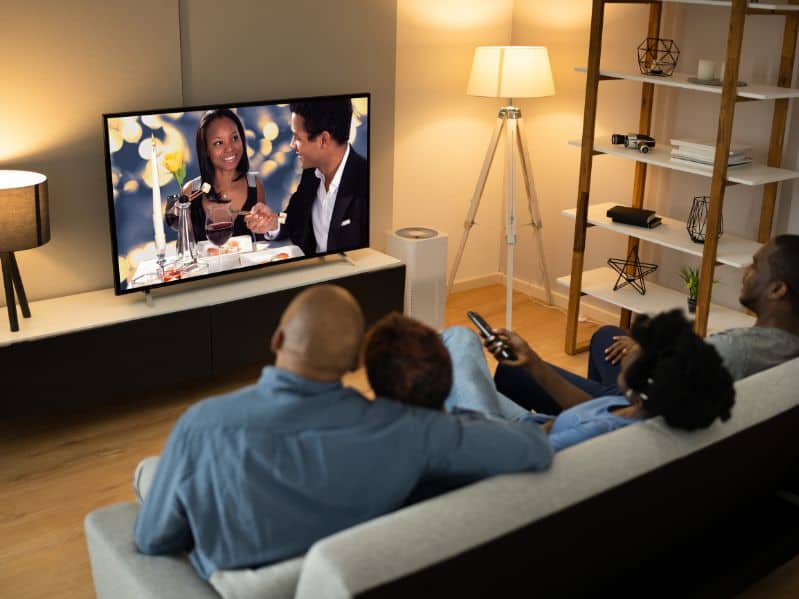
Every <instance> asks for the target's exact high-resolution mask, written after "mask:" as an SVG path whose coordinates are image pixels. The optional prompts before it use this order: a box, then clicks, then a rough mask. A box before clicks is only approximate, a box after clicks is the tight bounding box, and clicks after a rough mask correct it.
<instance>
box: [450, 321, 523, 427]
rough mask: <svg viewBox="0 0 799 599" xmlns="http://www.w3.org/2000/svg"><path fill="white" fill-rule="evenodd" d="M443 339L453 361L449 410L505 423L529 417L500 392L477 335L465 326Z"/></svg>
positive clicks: (453, 329)
mask: <svg viewBox="0 0 799 599" xmlns="http://www.w3.org/2000/svg"><path fill="white" fill-rule="evenodd" d="M441 338H442V340H443V341H444V345H446V346H447V349H448V350H449V354H450V357H451V358H452V371H453V372H452V390H451V391H450V393H449V396H448V397H447V400H446V401H445V402H444V406H445V407H446V409H447V411H453V410H455V411H457V410H458V409H461V410H472V411H475V412H480V413H482V414H486V415H488V416H494V417H497V418H503V419H505V420H518V419H520V418H529V417H530V411H529V410H526V409H524V408H523V407H522V406H520V405H519V404H517V403H514V402H512V401H511V400H510V399H508V398H507V397H505V396H504V395H503V394H502V393H499V392H498V391H497V388H496V387H495V386H494V381H493V380H492V378H491V372H490V371H489V370H488V364H487V363H486V359H485V355H484V354H483V344H482V342H481V341H480V338H479V337H478V336H477V335H476V334H475V333H473V332H472V331H471V330H470V329H467V328H466V327H461V326H458V327H450V328H448V329H446V330H445V331H444V332H443V333H441Z"/></svg>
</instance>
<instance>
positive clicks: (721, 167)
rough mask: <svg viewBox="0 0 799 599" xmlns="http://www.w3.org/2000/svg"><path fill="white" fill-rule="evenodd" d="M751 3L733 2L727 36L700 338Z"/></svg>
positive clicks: (701, 275) (700, 303) (698, 306)
mask: <svg viewBox="0 0 799 599" xmlns="http://www.w3.org/2000/svg"><path fill="white" fill-rule="evenodd" d="M746 3H747V0H732V10H731V12H730V28H729V33H728V35H727V58H726V62H725V64H726V66H725V68H724V82H723V84H722V91H721V105H720V107H719V126H718V132H717V134H716V155H715V158H714V160H713V179H712V182H711V184H710V206H709V209H708V216H707V228H706V233H705V247H704V250H703V253H702V267H701V270H700V271H699V293H698V295H697V302H696V321H694V330H695V331H696V333H697V334H698V335H700V336H703V337H704V335H705V334H706V333H707V323H708V314H709V312H710V297H711V294H712V292H713V273H714V270H715V265H716V251H717V249H718V231H719V223H720V221H721V213H722V209H723V206H724V191H725V187H726V185H727V159H728V157H729V150H730V141H731V139H732V124H733V118H734V116H735V101H736V96H737V81H738V67H739V65H740V62H741V43H742V41H743V33H744V22H745V20H746Z"/></svg>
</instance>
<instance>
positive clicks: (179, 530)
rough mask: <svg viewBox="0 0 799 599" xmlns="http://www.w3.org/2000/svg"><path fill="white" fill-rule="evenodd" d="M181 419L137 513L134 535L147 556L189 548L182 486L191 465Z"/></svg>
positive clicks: (190, 542) (190, 543)
mask: <svg viewBox="0 0 799 599" xmlns="http://www.w3.org/2000/svg"><path fill="white" fill-rule="evenodd" d="M180 429H181V425H180V422H178V424H177V425H176V426H175V429H174V430H173V431H172V434H171V435H170V437H169V440H168V441H167V445H166V448H165V449H164V453H163V455H162V456H161V459H160V460H159V462H158V467H157V469H156V473H155V478H154V479H153V482H152V485H151V487H150V490H149V491H148V493H147V496H146V497H145V499H144V503H143V504H142V506H141V509H140V510H139V513H138V515H137V516H136V524H135V525H134V528H133V536H134V540H135V541H136V547H137V548H138V549H139V551H140V552H142V553H145V554H147V555H169V554H176V553H181V552H184V551H189V550H190V549H191V548H192V547H193V545H194V541H193V537H192V534H191V528H190V527H189V522H188V519H187V517H186V513H185V510H184V508H183V505H182V502H181V500H180V494H179V489H180V485H181V483H182V481H183V480H185V477H186V476H187V471H188V464H187V463H186V455H185V451H184V448H183V439H182V436H181V433H180Z"/></svg>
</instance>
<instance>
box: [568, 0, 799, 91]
mask: <svg viewBox="0 0 799 599" xmlns="http://www.w3.org/2000/svg"><path fill="white" fill-rule="evenodd" d="M798 6H799V5H798ZM574 70H575V71H577V72H578V73H585V72H587V71H588V69H587V68H586V67H575V68H574ZM599 74H600V75H603V76H605V77H612V78H614V79H625V80H627V81H641V82H644V83H653V84H654V85H662V86H664V87H678V88H681V89H690V90H694V91H699V92H707V93H711V94H716V95H719V96H720V95H721V86H720V85H702V84H701V83H691V82H690V81H688V78H689V77H693V76H694V75H693V74H685V73H674V74H673V75H672V76H671V77H655V76H652V75H642V74H641V73H628V72H623V71H611V70H606V69H600V71H599ZM737 91H738V93H737V95H738V97H740V98H750V99H752V100H779V99H783V98H799V89H796V88H793V87H777V86H776V85H758V84H749V85H745V86H743V87H739V88H737Z"/></svg>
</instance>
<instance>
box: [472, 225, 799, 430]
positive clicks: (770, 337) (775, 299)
mask: <svg viewBox="0 0 799 599" xmlns="http://www.w3.org/2000/svg"><path fill="white" fill-rule="evenodd" d="M740 302H741V304H743V305H744V306H745V307H747V308H749V309H750V310H752V311H753V312H754V313H755V315H756V316H757V320H756V321H755V324H754V326H752V327H746V328H738V329H730V330H727V331H722V332H719V333H715V334H712V335H708V337H707V338H706V339H705V341H706V342H707V343H709V344H711V345H712V346H713V347H715V348H716V351H718V353H719V355H720V356H721V359H722V361H723V363H724V367H725V368H726V369H727V370H728V371H729V373H730V374H731V375H732V377H733V379H734V380H738V379H741V378H744V377H747V376H749V375H751V374H754V373H756V372H759V371H761V370H765V369H767V368H771V367H772V366H776V365H777V364H780V363H782V362H785V361H787V360H789V359H791V358H794V357H796V356H799V235H779V236H777V237H775V238H773V239H771V240H770V241H768V242H767V243H765V244H764V245H763V246H762V247H761V248H760V249H759V250H758V251H757V253H755V255H754V257H753V259H752V264H751V265H750V266H748V267H747V268H746V270H745V271H744V276H743V281H742V289H741V296H740ZM500 341H504V342H507V341H508V336H507V333H504V334H500V335H497V337H496V338H491V339H489V340H488V341H487V342H486V346H487V347H488V348H489V349H490V350H492V352H494V354H495V355H497V353H496V352H497V351H498V349H499V348H500V345H499V342H500ZM525 345H526V344H525ZM527 348H528V349H529V353H526V355H525V359H524V360H521V361H520V360H517V361H509V360H505V361H502V362H500V364H499V365H498V366H497V369H496V372H495V374H494V382H495V383H496V387H497V390H498V391H499V392H500V393H502V394H504V395H506V396H507V397H509V398H510V399H512V400H513V401H514V402H516V403H517V404H519V405H520V406H523V407H524V408H525V409H528V410H530V409H532V410H535V411H536V412H541V413H544V414H553V415H555V414H559V413H560V411H561V407H560V403H559V402H556V401H555V400H554V399H553V398H554V397H558V398H567V399H574V400H577V399H579V400H580V401H584V400H585V399H586V398H588V397H600V396H603V395H615V394H618V392H619V389H618V387H617V379H618V374H619V370H620V360H621V358H622V357H623V356H624V355H626V354H628V353H629V352H632V351H634V350H635V348H636V344H635V342H634V341H633V340H632V339H631V338H630V337H629V336H628V335H627V333H626V332H625V331H623V330H622V329H620V328H618V327H612V326H605V327H602V328H600V329H599V330H598V331H597V332H596V333H595V334H594V336H593V337H592V338H591V345H590V350H589V356H588V377H587V378H585V377H581V376H579V375H577V374H574V373H572V372H569V371H568V370H564V369H562V368H558V367H557V366H554V365H552V364H548V363H547V362H544V361H543V360H542V359H541V358H540V357H539V356H538V354H536V353H535V351H533V350H532V349H530V348H529V346H527Z"/></svg>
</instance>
